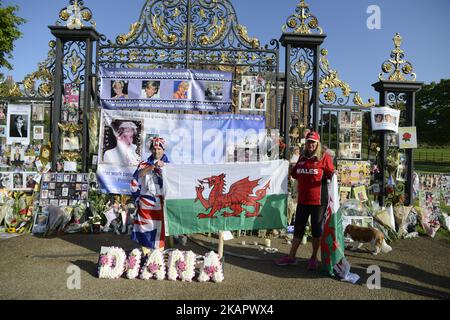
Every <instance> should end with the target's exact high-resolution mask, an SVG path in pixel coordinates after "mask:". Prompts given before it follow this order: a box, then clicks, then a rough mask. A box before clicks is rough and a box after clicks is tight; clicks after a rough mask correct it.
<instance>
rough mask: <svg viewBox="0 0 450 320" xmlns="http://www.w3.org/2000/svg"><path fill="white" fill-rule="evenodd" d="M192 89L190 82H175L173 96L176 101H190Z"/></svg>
mask: <svg viewBox="0 0 450 320" xmlns="http://www.w3.org/2000/svg"><path fill="white" fill-rule="evenodd" d="M190 87H191V84H190V81H186V80H181V81H174V82H173V95H172V99H174V100H186V99H189V88H190Z"/></svg>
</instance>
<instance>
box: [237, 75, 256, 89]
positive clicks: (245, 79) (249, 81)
mask: <svg viewBox="0 0 450 320" xmlns="http://www.w3.org/2000/svg"><path fill="white" fill-rule="evenodd" d="M256 78H257V77H256V76H242V83H241V90H242V91H247V92H255V91H256V83H257V80H256Z"/></svg>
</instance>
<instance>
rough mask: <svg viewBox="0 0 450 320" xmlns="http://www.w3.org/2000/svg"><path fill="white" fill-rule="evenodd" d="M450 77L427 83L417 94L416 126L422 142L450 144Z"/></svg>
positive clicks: (419, 139)
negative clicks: (449, 124)
mask: <svg viewBox="0 0 450 320" xmlns="http://www.w3.org/2000/svg"><path fill="white" fill-rule="evenodd" d="M449 119H450V79H441V81H440V82H439V83H435V82H432V83H430V84H426V85H424V86H423V88H422V89H421V90H420V91H419V92H417V95H416V127H417V137H418V141H419V142H420V143H427V144H433V145H445V144H450V130H449V129H448V128H449V127H448V121H449Z"/></svg>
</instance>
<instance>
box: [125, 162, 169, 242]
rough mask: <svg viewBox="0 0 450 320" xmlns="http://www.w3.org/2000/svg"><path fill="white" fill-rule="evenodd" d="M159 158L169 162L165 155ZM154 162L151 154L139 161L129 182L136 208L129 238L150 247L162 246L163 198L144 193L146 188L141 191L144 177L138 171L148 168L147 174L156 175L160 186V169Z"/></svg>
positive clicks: (163, 233) (163, 232)
mask: <svg viewBox="0 0 450 320" xmlns="http://www.w3.org/2000/svg"><path fill="white" fill-rule="evenodd" d="M161 160H162V161H164V162H169V160H168V159H167V156H166V155H164V156H163V157H162V158H161ZM154 163H155V160H154V159H153V156H150V157H149V158H148V159H147V161H142V162H141V163H139V166H138V168H137V169H136V171H135V172H134V174H133V180H131V183H130V188H131V194H132V196H133V198H134V199H135V203H136V205H137V208H138V209H137V214H136V218H135V220H134V226H133V232H132V234H131V239H132V240H134V241H137V242H139V244H141V245H142V246H145V247H147V248H152V249H156V248H164V236H165V230H164V213H163V207H164V206H163V203H164V200H163V199H164V198H163V197H162V196H161V195H155V194H145V193H149V192H148V190H147V191H146V192H142V191H143V190H146V189H145V188H144V189H142V187H143V186H142V184H143V183H144V181H145V179H144V178H143V177H141V176H140V173H141V172H142V170H144V169H147V168H150V172H149V173H147V175H156V177H157V181H158V184H160V187H162V177H161V170H159V169H157V168H154Z"/></svg>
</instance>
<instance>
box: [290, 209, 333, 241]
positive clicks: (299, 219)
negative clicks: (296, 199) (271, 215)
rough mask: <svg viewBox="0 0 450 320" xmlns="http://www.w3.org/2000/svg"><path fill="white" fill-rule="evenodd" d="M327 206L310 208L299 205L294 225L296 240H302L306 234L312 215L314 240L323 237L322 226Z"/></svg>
mask: <svg viewBox="0 0 450 320" xmlns="http://www.w3.org/2000/svg"><path fill="white" fill-rule="evenodd" d="M326 209H327V206H310V205H304V204H297V211H296V213H295V224H294V238H297V239H301V238H303V235H304V234H305V227H306V224H307V223H308V218H309V216H310V215H311V229H312V230H311V231H312V236H313V238H320V236H321V235H322V228H323V226H322V224H323V219H324V217H325V211H326Z"/></svg>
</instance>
